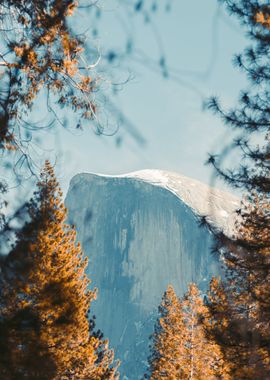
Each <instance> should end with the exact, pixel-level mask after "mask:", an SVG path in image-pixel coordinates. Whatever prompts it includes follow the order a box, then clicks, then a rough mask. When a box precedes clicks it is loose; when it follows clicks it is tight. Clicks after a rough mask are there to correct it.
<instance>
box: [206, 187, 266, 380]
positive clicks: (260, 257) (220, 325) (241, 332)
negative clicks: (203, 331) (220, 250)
mask: <svg viewBox="0 0 270 380" xmlns="http://www.w3.org/2000/svg"><path fill="white" fill-rule="evenodd" d="M248 201H249V202H248V203H247V204H246V205H245V206H243V208H242V211H241V219H240V221H239V223H238V226H237V238H236V239H235V240H234V241H230V240H227V242H226V249H227V252H226V255H225V263H226V271H227V278H226V280H225V281H224V283H222V282H221V281H218V280H217V279H213V280H212V282H211V284H210V293H209V300H210V303H209V308H210V312H211V315H212V317H213V318H212V321H214V323H212V324H211V325H210V326H209V327H210V330H211V331H212V333H213V338H214V339H216V341H217V342H218V343H219V344H220V345H221V347H222V350H223V352H224V355H225V357H226V361H227V362H228V363H229V362H230V363H231V374H232V376H233V377H236V378H239V379H250V380H251V379H254V378H261V379H267V378H268V377H269V376H270V335H269V331H270V276H269V264H270V261H269V252H270V239H269V222H270V205H269V202H268V201H267V199H266V198H265V196H258V194H256V193H253V194H252V196H251V197H249V199H248ZM230 252H233V253H234V254H233V255H232V254H231V255H229V253H230Z"/></svg>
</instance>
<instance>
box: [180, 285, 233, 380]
mask: <svg viewBox="0 0 270 380" xmlns="http://www.w3.org/2000/svg"><path fill="white" fill-rule="evenodd" d="M182 310H183V318H184V327H185V328H184V330H183V342H184V349H183V353H181V365H182V368H183V370H184V376H183V379H194V380H195V379H197V380H199V379H209V380H210V379H219V378H221V379H228V378H229V377H228V376H227V368H226V366H225V363H224V360H223V357H222V353H221V350H220V348H219V346H218V345H217V344H216V343H215V341H214V340H211V339H209V338H208V336H207V334H206V331H205V324H207V323H209V318H210V315H209V311H208V308H207V306H206V305H204V302H203V298H202V296H201V293H200V291H199V290H198V288H197V286H196V285H195V284H190V285H189V289H188V292H187V293H186V294H185V296H184V298H183V301H182Z"/></svg>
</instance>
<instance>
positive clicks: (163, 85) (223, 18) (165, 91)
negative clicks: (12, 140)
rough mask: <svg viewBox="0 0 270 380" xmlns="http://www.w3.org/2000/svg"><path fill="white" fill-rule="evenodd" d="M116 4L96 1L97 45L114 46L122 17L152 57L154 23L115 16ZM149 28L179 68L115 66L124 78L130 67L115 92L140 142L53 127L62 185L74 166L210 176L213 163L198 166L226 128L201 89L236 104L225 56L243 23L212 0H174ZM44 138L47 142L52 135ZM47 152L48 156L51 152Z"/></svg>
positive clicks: (155, 53) (235, 83) (239, 41)
mask: <svg viewBox="0 0 270 380" xmlns="http://www.w3.org/2000/svg"><path fill="white" fill-rule="evenodd" d="M114 3H115V2H113V1H111V2H110V0H106V1H105V0H104V1H103V3H102V2H101V3H100V4H101V5H102V4H106V6H105V5H104V7H105V10H106V9H107V11H106V12H105V16H104V17H103V21H102V23H101V25H102V33H101V34H100V36H99V37H98V39H96V44H97V45H98V46H99V47H100V50H101V52H102V51H103V46H108V45H111V46H118V43H119V41H121V39H122V34H123V29H122V23H125V24H126V28H127V29H130V30H131V31H132V34H133V35H134V36H135V40H136V47H137V49H138V50H140V51H144V52H145V53H146V54H147V56H149V57H150V58H151V59H153V60H158V59H159V56H160V47H159V46H158V44H157V41H156V38H155V37H154V36H153V30H152V27H151V26H149V25H145V24H144V23H143V22H142V18H141V17H137V18H136V19H133V21H132V22H131V21H130V20H127V19H125V18H124V17H122V18H121V17H120V18H119V10H118V8H117V7H116V6H115V4H114ZM162 3H163V0H160V3H159V4H162ZM163 4H165V0H164V3H163ZM80 12H81V15H80V17H81V19H82V20H83V21H82V24H84V23H86V24H87V23H88V19H87V17H88V16H86V15H83V13H82V11H80ZM120 14H121V12H120ZM154 28H156V30H157V31H158V34H159V36H160V40H161V41H162V45H163V50H164V53H165V55H166V57H167V62H168V66H170V67H173V68H174V69H175V70H178V71H179V73H177V75H176V76H175V77H173V78H171V79H164V78H163V77H162V76H161V75H159V74H158V73H156V72H154V70H153V69H151V68H149V67H148V65H146V64H144V63H143V62H142V63H137V62H132V61H127V62H126V63H125V64H124V66H123V69H121V70H122V71H121V70H118V71H117V79H118V80H119V81H121V80H124V79H125V78H126V77H127V75H128V71H129V72H130V73H131V74H132V79H131V80H130V81H129V83H127V84H126V85H125V86H124V87H123V88H122V90H121V92H120V93H119V94H118V96H117V97H116V98H115V99H114V101H115V102H116V103H117V104H118V105H119V106H120V107H121V109H122V110H123V111H124V113H125V114H126V115H127V116H128V117H129V119H130V120H131V121H132V122H133V123H134V124H135V125H136V127H137V128H138V129H139V131H140V133H141V134H142V135H143V136H144V138H145V139H146V141H147V143H146V145H145V146H144V147H141V146H138V145H137V144H136V142H135V141H134V140H133V139H131V138H130V136H129V135H128V134H127V133H126V132H125V130H124V129H120V131H119V135H118V136H121V138H123V142H122V144H121V146H120V147H116V144H115V141H116V139H115V137H104V136H102V137H97V136H95V135H94V134H93V132H92V131H91V130H87V129H86V130H84V131H83V132H75V133H74V134H72V133H71V132H68V131H64V130H62V129H61V128H58V129H57V132H55V133H54V135H53V140H54V141H56V143H57V165H58V169H57V171H58V174H59V176H60V180H61V182H62V185H63V187H64V190H65V191H66V188H67V185H68V183H69V180H70V179H71V177H72V176H73V175H75V174H76V173H78V172H98V173H106V174H120V173H125V172H130V171H134V170H139V169H145V168H158V169H165V170H172V171H176V172H179V173H181V174H183V175H187V176H190V177H193V178H196V179H198V180H201V181H203V182H206V183H207V182H209V178H210V174H211V170H210V168H208V167H206V166H204V162H205V160H206V159H207V152H210V151H212V152H213V151H218V149H219V147H222V145H223V144H224V142H225V140H226V138H227V139H228V131H227V130H226V129H225V128H224V127H222V125H221V122H220V121H219V119H218V117H214V116H212V115H211V113H210V112H206V111H203V110H202V97H201V95H202V96H205V97H208V96H210V95H218V96H220V98H221V99H222V100H223V101H224V104H227V105H230V104H234V102H235V100H236V99H237V96H238V91H239V89H241V88H242V87H243V86H244V85H245V78H244V76H243V75H242V74H240V73H239V72H238V71H237V69H235V68H234V67H233V66H232V63H231V61H232V56H233V54H235V53H238V52H240V51H241V50H242V49H243V48H244V47H245V40H244V35H243V30H241V29H240V27H239V26H238V24H237V21H236V20H234V19H232V18H230V17H229V16H228V15H226V14H225V12H224V11H222V10H221V9H218V4H217V0H203V1H202V0H189V1H184V0H174V1H173V2H172V9H171V12H170V13H165V12H163V11H160V12H158V14H157V15H156V16H155V18H154ZM90 30H91V25H90ZM159 42H160V41H159ZM173 73H174V71H173ZM104 77H105V78H106V72H105V73H104ZM108 78H109V77H108ZM108 78H107V79H108ZM181 81H183V82H184V84H183V83H181ZM186 84H188V85H186ZM192 86H193V87H194V89H193V88H191V87H192ZM200 94H201V95H200ZM105 107H106V104H105ZM226 136H227V137H226ZM47 141H48V144H50V147H51V141H52V140H51V138H48V140H47ZM48 147H49V145H48ZM46 155H49V156H50V157H51V158H52V159H53V155H54V153H53V152H51V153H50V152H48V154H47V153H46Z"/></svg>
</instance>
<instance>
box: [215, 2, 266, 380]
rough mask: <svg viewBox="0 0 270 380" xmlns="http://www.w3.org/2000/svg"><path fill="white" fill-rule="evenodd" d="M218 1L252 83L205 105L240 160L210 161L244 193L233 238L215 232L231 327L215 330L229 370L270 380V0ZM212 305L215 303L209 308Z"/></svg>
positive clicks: (239, 62) (237, 60) (238, 61)
mask: <svg viewBox="0 0 270 380" xmlns="http://www.w3.org/2000/svg"><path fill="white" fill-rule="evenodd" d="M221 2H223V3H224V4H225V5H226V6H227V8H228V10H229V11H230V13H232V14H233V15H235V16H237V17H238V19H239V20H240V23H241V24H242V25H243V26H244V28H245V30H246V31H247V35H248V37H249V38H250V40H251V42H252V45H251V46H249V47H248V48H246V49H245V50H244V52H243V53H242V54H240V55H237V56H236V58H235V63H236V65H237V66H238V67H239V68H240V69H241V70H242V71H243V72H244V73H245V74H246V75H247V77H248V79H249V81H250V84H251V86H250V87H249V89H248V90H247V91H242V92H241V94H240V98H239V102H238V105H237V106H236V107H234V108H233V109H231V110H228V111H226V110H224V109H222V107H221V106H220V105H219V103H218V101H217V100H216V99H212V100H211V102H210V107H211V108H212V109H213V110H214V111H215V112H217V113H218V114H219V115H220V116H221V118H222V119H223V121H224V122H225V124H227V125H228V126H229V127H230V128H231V129H234V130H237V131H238V138H237V139H235V140H234V142H233V144H232V148H236V149H239V152H240V161H239V164H238V165H235V166H234V167H233V168H232V169H231V168H226V167H224V165H222V160H220V159H219V157H218V156H211V157H210V160H209V161H210V162H211V163H212V164H213V165H214V167H215V169H216V172H217V174H218V175H219V176H220V177H222V178H223V179H224V180H225V181H226V182H227V183H229V184H230V185H231V186H233V187H236V188H238V189H242V190H243V193H244V196H245V198H246V201H243V204H242V207H241V210H239V221H238V223H237V225H236V229H235V236H234V237H232V238H228V237H226V236H224V235H223V234H222V233H220V232H217V231H214V232H215V234H216V238H217V239H216V240H217V250H218V251H219V252H220V253H222V255H223V257H224V263H225V265H226V268H227V269H226V272H227V273H226V274H227V276H226V281H225V283H224V287H225V288H226V293H227V300H228V305H227V306H228V310H227V316H225V315H224V313H226V310H223V317H222V318H224V319H228V321H227V322H228V326H229V327H228V329H227V330H223V332H222V331H217V341H218V342H220V343H222V345H223V351H224V353H225V356H227V357H230V356H233V357H234V366H233V371H234V372H233V373H238V375H237V376H238V378H240V379H254V378H260V379H267V378H269V377H270V334H269V327H270V326H269V319H270V231H269V226H270V210H269V207H270V206H269V205H270V166H269V158H270V155H269V136H270V128H269V126H270V121H269V120H270V119H269V104H270V98H269V91H270V87H269V83H270V82H269V78H270V76H269V63H270V62H269V57H270V44H269V42H270V27H269V20H270V17H269V15H270V7H269V2H268V1H257V0H250V1H246V0H240V1H236V0H221ZM221 158H222V157H221ZM215 310H216V306H215V305H214V307H213V308H212V311H213V312H215ZM216 317H217V316H216V315H213V318H214V319H216ZM233 347H234V348H235V349H233ZM232 352H234V353H233V354H232ZM243 369H244V372H243ZM237 371H238V372H237Z"/></svg>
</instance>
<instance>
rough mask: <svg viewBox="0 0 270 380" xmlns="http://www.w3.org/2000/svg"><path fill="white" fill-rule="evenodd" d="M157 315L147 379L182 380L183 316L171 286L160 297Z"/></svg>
mask: <svg viewBox="0 0 270 380" xmlns="http://www.w3.org/2000/svg"><path fill="white" fill-rule="evenodd" d="M159 314H160V318H159V320H158V322H157V324H156V326H155V332H154V334H153V345H152V349H151V351H152V352H151V356H150V358H149V376H148V375H147V377H148V378H150V379H152V380H154V379H155V380H159V379H170V380H173V379H182V378H183V377H182V375H183V371H182V368H181V365H180V350H181V347H182V346H183V342H182V334H183V316H182V310H181V304H180V300H179V299H178V297H177V296H176V294H175V292H174V289H173V287H172V286H168V288H167V290H166V292H165V293H164V295H163V297H162V302H161V304H160V306H159Z"/></svg>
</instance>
